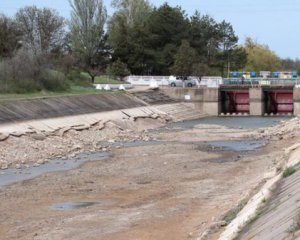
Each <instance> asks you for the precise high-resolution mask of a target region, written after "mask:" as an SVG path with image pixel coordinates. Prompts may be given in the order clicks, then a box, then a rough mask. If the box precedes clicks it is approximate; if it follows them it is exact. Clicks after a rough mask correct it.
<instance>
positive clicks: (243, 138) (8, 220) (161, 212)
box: [0, 119, 290, 240]
mask: <svg viewBox="0 0 300 240" xmlns="http://www.w3.org/2000/svg"><path fill="white" fill-rule="evenodd" d="M274 120H275V122H274ZM201 121H203V120H201ZM247 121H248V120H247ZM265 121H268V120H266V119H264V126H266V125H265ZM276 121H277V120H276V119H270V120H269V125H274V124H276V123H277V122H276ZM237 122H238V125H234V126H229V127H230V128H228V126H227V127H225V126H221V125H210V124H207V123H205V122H204V123H203V122H202V123H201V122H196V123H195V122H194V123H193V124H191V123H188V122H186V123H181V125H180V124H177V125H176V124H174V125H172V126H168V127H166V128H163V129H156V130H154V131H151V132H150V133H149V134H150V135H151V137H152V138H155V139H156V141H155V142H153V143H151V142H150V143H147V144H145V143H144V144H143V143H139V142H136V143H130V144H129V143H114V146H112V148H111V152H110V153H109V154H108V155H105V156H103V155H99V158H100V159H98V160H100V161H95V160H96V159H94V158H95V155H90V154H87V155H82V159H83V158H84V159H85V161H83V162H82V163H81V162H80V164H78V161H76V162H77V165H76V164H75V163H74V167H77V168H75V169H72V168H74V167H72V166H71V167H70V166H69V165H72V164H71V163H68V164H69V165H68V164H65V165H68V169H69V170H68V169H65V170H68V171H59V172H57V168H56V167H55V169H54V170H53V171H54V172H53V171H44V172H43V171H42V170H40V171H41V172H40V174H36V175H34V176H32V177H27V180H24V181H21V180H23V179H22V178H21V177H19V179H17V178H18V176H21V175H22V173H20V172H19V171H16V170H14V171H13V172H10V171H12V170H7V171H3V172H2V173H1V174H2V176H0V181H1V178H2V185H5V184H4V183H3V182H4V180H3V179H4V177H3V176H5V179H12V178H13V174H14V175H15V180H16V181H15V182H16V183H14V184H12V185H9V186H2V188H0V202H1V204H0V236H1V240H2V239H3V240H6V239H24V240H26V239H28V240H29V239H30V240H32V239H34V240H50V239H51V240H66V239H72V240H82V239H92V240H93V239H95V240H96V239H97V240H98V239H104V240H106V239H110V240H117V239H124V240H125V239H143V240H144V239H155V240H157V239H164V240H165V239H170V240H176V239H178V240H179V239H180V240H182V239H197V238H198V237H200V236H201V235H202V234H203V233H204V232H205V231H206V230H207V228H208V227H209V226H211V224H215V223H216V222H219V221H221V220H222V219H220V217H221V216H222V215H224V214H225V213H226V212H227V211H228V210H230V209H231V208H233V207H235V206H236V205H237V204H238V203H239V202H240V201H241V200H242V199H243V198H245V197H246V196H247V194H249V193H250V192H251V191H252V190H253V189H254V188H255V187H257V186H258V185H259V184H260V183H261V182H262V180H263V179H264V176H265V173H266V172H268V171H269V170H270V168H271V167H273V166H274V164H276V159H277V158H278V156H280V155H281V153H282V148H283V147H284V146H286V145H288V144H290V143H289V141H288V140H284V139H282V140H280V141H276V142H269V144H267V145H266V143H267V142H266V141H253V139H252V138H249V136H250V135H251V133H252V132H253V131H255V130H254V129H253V127H252V128H244V127H243V126H241V121H237ZM208 123H211V121H208ZM215 124H216V123H215ZM186 125H188V127H186ZM245 125H246V126H248V125H247V124H245ZM267 125H268V124H267ZM255 126H256V127H259V126H260V125H259V121H258V122H257V123H256V124H255ZM126 144H127V145H126ZM128 144H129V145H128ZM88 156H90V159H89V157H88ZM91 160H93V161H91ZM70 161H72V159H70ZM56 165H59V164H55V166H56ZM62 165H64V164H62ZM48 166H49V168H51V166H52V165H51V163H50V165H48ZM52 167H53V166H52ZM43 168H46V170H47V164H46V165H44V166H43ZM37 169H39V168H37ZM40 169H42V168H40ZM70 169H71V170H70ZM24 171H25V170H24ZM26 171H28V174H24V175H26V176H27V175H30V174H32V171H33V170H30V169H29V170H26ZM34 171H35V172H36V171H39V170H34ZM6 181H7V183H12V182H9V181H8V180H6ZM17 181H18V182H17ZM217 235H218V231H217V233H216V234H212V235H210V236H209V239H216V238H217Z"/></svg>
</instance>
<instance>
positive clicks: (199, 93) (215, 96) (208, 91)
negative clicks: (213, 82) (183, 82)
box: [160, 88, 221, 116]
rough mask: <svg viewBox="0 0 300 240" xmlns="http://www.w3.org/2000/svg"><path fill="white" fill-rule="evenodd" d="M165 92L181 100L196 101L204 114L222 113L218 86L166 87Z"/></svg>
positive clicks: (216, 114)
mask: <svg viewBox="0 0 300 240" xmlns="http://www.w3.org/2000/svg"><path fill="white" fill-rule="evenodd" d="M160 91H163V93H164V94H166V95H168V96H170V97H171V98H174V99H176V100H181V101H189V102H194V103H196V105H195V106H196V107H197V108H198V109H199V111H201V112H202V113H203V114H208V115H211V116H218V115H219V114H220V107H221V106H220V91H219V89H218V88H165V89H161V90H160Z"/></svg>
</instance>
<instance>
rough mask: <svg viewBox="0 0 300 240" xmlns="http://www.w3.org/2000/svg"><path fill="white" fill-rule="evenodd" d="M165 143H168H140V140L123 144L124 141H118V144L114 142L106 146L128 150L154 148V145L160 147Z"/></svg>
mask: <svg viewBox="0 0 300 240" xmlns="http://www.w3.org/2000/svg"><path fill="white" fill-rule="evenodd" d="M165 143H169V142H167V141H153V140H152V141H142V140H138V141H132V142H124V141H120V142H115V143H109V144H107V145H108V146H110V147H125V148H130V147H145V146H154V145H161V144H165Z"/></svg>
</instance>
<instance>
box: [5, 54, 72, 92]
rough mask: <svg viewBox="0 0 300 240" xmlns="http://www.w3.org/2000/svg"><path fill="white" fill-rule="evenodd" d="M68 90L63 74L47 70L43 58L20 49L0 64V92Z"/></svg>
mask: <svg viewBox="0 0 300 240" xmlns="http://www.w3.org/2000/svg"><path fill="white" fill-rule="evenodd" d="M66 89H68V84H67V81H66V79H65V77H64V74H62V73H60V72H57V71H53V70H50V69H49V66H48V62H47V61H45V59H44V56H36V55H34V54H32V53H30V52H29V51H25V50H23V49H21V50H20V51H18V52H17V54H16V55H15V56H14V57H12V58H8V59H5V60H3V61H2V62H0V92H1V93H28V92H36V91H41V90H49V91H63V90H66Z"/></svg>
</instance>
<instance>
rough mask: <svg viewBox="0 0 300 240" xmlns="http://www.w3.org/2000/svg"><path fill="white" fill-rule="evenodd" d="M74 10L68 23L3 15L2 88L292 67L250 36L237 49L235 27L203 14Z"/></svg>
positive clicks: (142, 2)
mask: <svg viewBox="0 0 300 240" xmlns="http://www.w3.org/2000/svg"><path fill="white" fill-rule="evenodd" d="M70 5H71V7H72V12H71V18H70V19H69V20H68V21H66V20H65V19H64V18H63V17H61V16H59V14H58V13H57V12H56V11H55V10H52V9H48V8H44V9H39V8H37V7H34V6H33V7H25V8H22V9H20V10H19V11H18V12H17V13H16V15H15V16H14V17H13V18H8V17H6V16H4V15H0V29H1V30H0V81H2V82H4V83H5V84H2V85H1V86H5V89H4V90H7V89H9V87H10V86H9V85H10V84H13V85H16V86H20V87H19V88H20V89H26V88H27V87H26V84H28V88H29V89H30V88H35V89H38V90H39V89H43V88H46V89H55V88H56V87H57V88H58V89H64V88H66V87H67V82H66V79H67V78H68V77H69V76H70V75H71V76H73V77H74V74H73V73H74V70H77V72H80V71H84V72H87V73H88V74H89V75H90V77H91V80H92V82H93V81H94V79H95V76H96V75H98V74H103V73H108V74H111V75H115V76H120V77H122V76H125V75H128V74H130V73H131V74H135V75H140V74H143V75H169V74H174V75H196V76H203V75H206V74H211V75H223V76H226V73H227V72H228V71H229V70H230V71H236V70H241V69H244V70H254V71H259V70H269V71H272V70H275V69H277V68H278V67H280V66H286V65H288V64H289V66H291V63H290V61H289V60H285V61H281V60H280V59H279V57H278V56H277V55H276V54H275V53H274V52H272V51H271V50H270V49H269V48H268V47H267V46H265V45H261V44H258V43H257V42H255V41H253V40H252V39H250V38H249V39H247V40H246V44H245V46H239V45H238V37H237V36H236V34H235V32H234V30H233V27H232V26H231V24H230V23H228V22H226V21H222V22H217V21H215V20H214V19H213V18H212V17H210V16H208V15H201V14H200V13H199V12H198V11H196V12H195V13H194V15H193V16H190V17H189V16H188V15H187V14H186V13H185V11H184V10H182V9H181V8H180V7H171V6H169V5H168V4H167V3H165V4H163V5H161V6H159V7H153V6H152V5H151V4H150V3H149V2H148V1H147V0H112V7H113V8H114V9H115V12H114V14H113V15H112V16H111V17H108V15H107V11H106V7H105V6H104V4H103V1H102V0H70ZM21 59H22V61H21ZM26 59H27V60H26ZM297 66H298V65H297ZM70 73H72V74H70ZM77 77H78V76H77ZM75 78H76V76H75ZM51 83H53V84H51ZM33 86H35V87H33ZM0 88H1V87H0ZM2 88H3V87H2ZM0 90H1V89H0ZM4 90H3V89H2V91H4Z"/></svg>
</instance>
